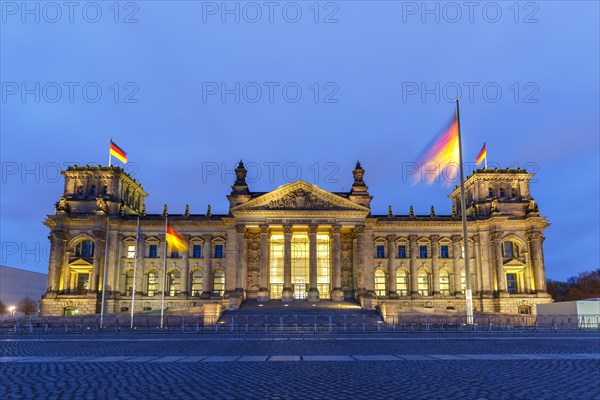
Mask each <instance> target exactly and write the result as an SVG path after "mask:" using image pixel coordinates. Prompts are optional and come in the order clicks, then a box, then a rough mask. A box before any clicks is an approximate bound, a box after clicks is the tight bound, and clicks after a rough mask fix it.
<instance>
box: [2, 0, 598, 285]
mask: <svg viewBox="0 0 600 400" xmlns="http://www.w3.org/2000/svg"><path fill="white" fill-rule="evenodd" d="M466 3H468V2H466ZM471 4H473V5H472V6H471V7H472V8H471V9H469V6H467V5H466V4H465V2H433V1H431V2H426V3H425V2H421V1H418V2H409V1H408V2H407V1H337V2H325V1H323V2H316V1H297V2H279V1H274V2H271V3H269V2H235V1H229V2H221V1H218V2H202V1H137V2H125V1H123V2H116V1H114V0H113V1H97V2H74V4H73V5H72V6H66V5H64V3H63V2H58V3H51V2H50V3H48V2H35V1H28V2H20V1H19V2H12V1H2V2H0V5H1V13H2V14H1V18H2V20H1V21H0V35H1V38H0V45H1V55H0V57H1V65H0V72H1V77H0V78H1V79H0V80H1V82H2V98H1V99H0V101H1V102H0V107H1V115H0V128H1V151H0V155H1V159H2V176H1V179H2V181H1V182H2V183H1V209H0V211H1V228H0V233H1V240H0V241H1V244H2V249H1V260H0V264H3V265H9V266H12V267H17V268H25V269H30V270H33V271H39V272H46V271H47V253H48V251H47V250H48V241H47V235H48V229H47V228H46V227H45V226H43V225H42V221H43V219H44V218H45V215H47V214H51V213H53V212H54V202H56V201H57V200H58V199H59V198H60V195H61V193H62V190H63V181H62V178H61V177H59V176H58V175H57V169H58V168H59V167H60V168H64V167H65V166H66V165H68V164H74V163H77V164H82V165H85V164H98V163H101V164H106V162H107V157H108V141H109V138H110V136H112V137H113V139H114V140H115V142H116V143H118V144H119V145H120V146H121V147H122V148H123V149H124V150H125V151H127V153H128V155H129V159H130V161H131V163H130V164H128V166H127V168H128V170H129V171H130V172H131V173H132V175H133V176H134V177H135V178H136V179H138V180H139V181H140V182H141V183H142V185H143V186H144V188H145V189H146V190H147V192H148V193H149V194H150V197H149V198H148V199H147V207H148V212H149V213H158V212H161V211H162V205H163V204H164V203H168V205H169V211H170V212H171V213H182V212H183V210H184V207H185V205H186V204H189V205H190V209H191V212H192V213H194V212H196V213H204V212H205V210H206V206H207V204H211V205H212V210H213V213H226V212H227V207H228V202H227V199H226V198H225V196H226V195H227V194H228V193H229V191H230V190H231V189H230V186H231V184H232V183H233V180H234V176H233V174H232V172H231V170H232V169H233V168H234V166H235V164H236V163H237V161H239V160H240V159H243V160H244V161H245V162H246V163H247V164H248V165H249V184H250V189H251V190H254V191H269V190H271V189H273V188H276V187H278V186H280V185H282V184H284V183H287V182H290V181H293V180H295V179H296V178H301V179H304V180H306V181H308V182H311V183H315V184H317V185H318V186H320V187H322V188H324V189H327V190H332V191H341V190H346V191H347V190H349V188H350V186H351V184H352V174H351V171H352V169H353V167H354V164H355V162H356V160H360V161H361V163H362V165H363V167H364V168H365V169H366V175H365V180H366V182H367V184H368V185H369V190H370V192H371V194H372V195H373V196H374V199H373V203H372V209H373V212H374V213H376V214H384V213H387V206H388V204H391V205H392V206H393V209H394V212H395V213H397V214H406V213H408V208H409V206H410V205H411V204H412V205H414V207H415V212H416V213H417V214H428V212H429V207H430V206H431V205H434V206H435V207H436V210H437V212H438V213H446V214H447V213H450V200H449V199H447V197H446V196H447V195H448V194H449V193H450V191H451V187H450V186H445V185H442V184H437V185H433V186H427V185H424V184H417V185H413V182H412V177H411V176H408V174H407V171H409V170H410V168H411V166H412V164H411V163H412V162H413V161H415V159H416V157H417V156H418V155H419V153H420V152H421V151H422V150H423V147H424V146H425V145H426V144H427V143H429V141H430V140H431V138H432V137H433V136H434V135H435V134H437V133H438V132H439V131H440V129H441V128H442V127H443V125H444V124H445V123H446V122H447V120H448V118H449V116H450V115H451V113H452V111H453V104H452V99H453V98H454V97H455V96H456V94H457V88H459V89H461V91H462V93H461V120H462V121H461V122H462V128H463V140H464V154H465V158H466V159H467V160H469V161H470V160H474V158H475V157H476V155H477V153H478V151H479V149H480V148H481V146H482V144H483V142H484V141H485V142H487V146H488V155H489V159H488V160H489V162H490V163H491V164H492V165H497V166H500V167H501V168H505V167H517V166H520V167H526V168H528V170H530V171H533V172H536V176H535V182H534V183H532V185H531V190H532V194H533V196H534V197H535V199H536V201H537V202H538V203H539V206H540V210H541V213H542V215H545V216H547V217H548V218H549V221H550V223H551V226H550V227H549V228H548V229H547V230H546V232H545V236H546V241H545V242H544V246H545V248H544V249H545V262H546V268H547V275H548V277H549V278H553V279H566V278H567V277H569V276H572V275H576V274H577V273H579V272H581V271H585V270H590V269H595V268H598V266H599V264H600V263H599V253H600V251H599V242H600V237H599V220H600V216H599V209H600V207H599V206H600V201H599V192H600V190H599V189H600V188H599V181H600V177H599V163H600V160H599V154H600V151H599V147H600V145H599V132H600V126H599V107H600V105H599V37H600V34H599V23H598V20H599V18H598V16H599V8H598V2H595V1H539V2H519V3H515V2H513V1H510V2H474V3H471ZM225 7H226V8H227V9H226V10H225V9H224V8H225ZM228 10H229V13H228ZM115 21H116V22H115ZM236 85H237V86H236ZM98 90H100V91H101V93H99V92H98ZM224 90H225V92H224ZM259 90H260V92H259Z"/></svg>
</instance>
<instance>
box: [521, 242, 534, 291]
mask: <svg viewBox="0 0 600 400" xmlns="http://www.w3.org/2000/svg"><path fill="white" fill-rule="evenodd" d="M528 244H529V243H528ZM521 256H522V257H523V258H524V259H525V268H524V270H523V281H524V289H525V293H531V292H532V290H531V277H532V268H531V267H532V261H531V255H530V254H529V251H528V250H524V251H523V252H522V253H521ZM533 276H535V275H533Z"/></svg>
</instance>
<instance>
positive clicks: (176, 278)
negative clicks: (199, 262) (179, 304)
mask: <svg viewBox="0 0 600 400" xmlns="http://www.w3.org/2000/svg"><path fill="white" fill-rule="evenodd" d="M180 290H181V274H180V273H179V271H178V270H173V271H171V272H169V273H168V274H167V293H168V295H169V296H177V295H178V294H179V292H180Z"/></svg>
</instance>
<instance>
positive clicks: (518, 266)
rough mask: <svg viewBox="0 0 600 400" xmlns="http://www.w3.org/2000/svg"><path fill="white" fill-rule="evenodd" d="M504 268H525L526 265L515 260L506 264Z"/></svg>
mask: <svg viewBox="0 0 600 400" xmlns="http://www.w3.org/2000/svg"><path fill="white" fill-rule="evenodd" d="M504 266H505V267H513V268H523V267H525V264H524V263H522V262H521V261H519V260H517V259H514V258H513V259H512V260H510V261H507V262H505V263H504Z"/></svg>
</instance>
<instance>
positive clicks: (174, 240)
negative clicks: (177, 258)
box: [167, 226, 188, 252]
mask: <svg viewBox="0 0 600 400" xmlns="http://www.w3.org/2000/svg"><path fill="white" fill-rule="evenodd" d="M167 244H168V245H169V247H170V248H171V250H175V251H178V252H182V251H187V249H188V246H187V244H186V243H185V239H184V238H183V236H181V233H179V232H177V231H176V230H175V229H173V228H171V227H170V226H167Z"/></svg>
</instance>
